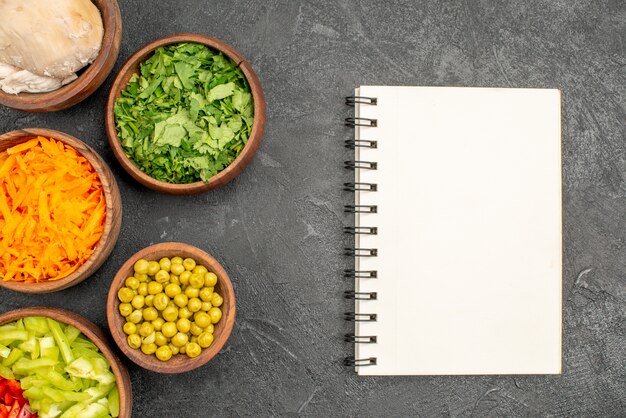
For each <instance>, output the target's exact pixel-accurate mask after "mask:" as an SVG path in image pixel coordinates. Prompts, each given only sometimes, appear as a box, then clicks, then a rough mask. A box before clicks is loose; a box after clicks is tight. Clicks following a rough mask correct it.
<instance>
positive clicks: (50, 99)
mask: <svg viewBox="0 0 626 418" xmlns="http://www.w3.org/2000/svg"><path fill="white" fill-rule="evenodd" d="M94 5H95V6H96V7H97V8H98V10H99V11H100V16H101V17H102V25H103V28H104V31H103V34H102V46H101V47H100V52H99V53H98V56H97V57H96V59H95V60H94V61H93V62H92V63H91V64H89V65H88V66H87V67H85V68H83V69H82V70H84V71H83V73H82V74H81V75H80V76H79V77H78V78H77V79H76V80H74V81H72V82H71V83H69V84H66V85H65V86H62V87H60V88H58V89H57V90H53V91H50V92H47V93H26V92H22V93H19V94H8V93H5V92H4V91H2V90H0V104H1V105H4V106H7V107H10V108H12V109H17V110H23V111H26V112H41V111H48V109H49V108H55V109H54V110H62V109H66V108H68V107H71V106H73V105H75V104H77V103H79V102H81V101H83V100H84V99H86V98H87V97H89V96H90V95H91V94H92V93H93V92H94V91H95V90H96V89H97V88H98V87H100V85H102V83H103V82H104V81H105V80H106V78H107V76H108V75H109V73H110V72H111V71H112V70H113V67H114V66H115V62H116V61H117V55H118V54H119V45H120V41H121V30H122V29H121V28H122V21H121V13H120V8H119V4H118V3H117V0H102V5H101V6H100V5H99V4H96V3H95V2H94ZM116 31H119V32H120V34H119V35H117V36H116V35H115V33H116ZM110 34H113V35H111V36H107V35H110ZM111 54H115V57H114V58H113V59H112V60H111V62H110V65H106V60H107V59H108V58H109V57H110V56H111ZM100 64H103V65H102V66H100ZM102 73H106V75H105V76H104V77H102V80H101V81H100V82H97V80H96V77H97V76H98V75H100V74H102ZM94 80H96V83H94ZM96 84H97V85H96ZM90 89H91V92H89V94H87V95H86V96H85V97H82V98H81V99H80V100H79V101H78V102H74V101H73V100H72V99H73V98H74V97H76V96H78V95H80V94H82V93H83V92H84V91H88V90H90ZM33 98H36V100H37V101H36V102H32V99H33Z"/></svg>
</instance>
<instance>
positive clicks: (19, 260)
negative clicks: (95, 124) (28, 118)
mask: <svg viewBox="0 0 626 418" xmlns="http://www.w3.org/2000/svg"><path fill="white" fill-rule="evenodd" d="M121 222H122V205H121V198H120V192H119V189H118V186H117V183H116V181H115V178H114V177H113V174H112V173H111V170H110V168H109V167H108V166H107V164H106V163H105V162H104V161H103V160H102V158H101V157H100V156H99V155H98V154H97V153H96V152H95V151H94V150H93V149H92V148H91V147H89V146H88V145H87V144H85V143H84V142H82V141H80V140H78V139H77V138H74V137H73V136H70V135H68V134H65V133H63V132H59V131H54V130H50V129H34V128H33V129H21V130H17V131H12V132H8V133H6V134H3V135H0V286H2V287H5V288H8V289H11V290H14V291H17V292H24V293H50V292H55V291H58V290H62V289H66V288H68V287H71V286H74V285H76V284H78V283H80V282H81V281H83V280H85V279H86V278H87V277H89V276H91V275H92V274H93V273H94V272H95V271H96V270H97V269H98V268H99V267H100V266H101V265H102V263H103V262H104V261H105V260H106V258H107V257H108V256H109V254H110V253H111V251H112V250H113V247H114V246H115V243H116V242H117V238H118V235H119V232H120V227H121Z"/></svg>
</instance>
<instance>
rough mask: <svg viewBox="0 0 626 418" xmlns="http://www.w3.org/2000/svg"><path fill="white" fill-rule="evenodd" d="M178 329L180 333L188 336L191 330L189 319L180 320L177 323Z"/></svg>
mask: <svg viewBox="0 0 626 418" xmlns="http://www.w3.org/2000/svg"><path fill="white" fill-rule="evenodd" d="M176 328H178V331H179V332H182V333H183V334H186V333H188V332H189V329H190V328H191V322H190V321H189V320H188V319H187V318H180V319H179V320H178V321H177V322H176Z"/></svg>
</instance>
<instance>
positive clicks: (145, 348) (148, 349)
mask: <svg viewBox="0 0 626 418" xmlns="http://www.w3.org/2000/svg"><path fill="white" fill-rule="evenodd" d="M141 351H142V352H143V353H144V354H147V355H150V354H154V353H155V352H156V351H157V346H156V344H155V343H150V344H141Z"/></svg>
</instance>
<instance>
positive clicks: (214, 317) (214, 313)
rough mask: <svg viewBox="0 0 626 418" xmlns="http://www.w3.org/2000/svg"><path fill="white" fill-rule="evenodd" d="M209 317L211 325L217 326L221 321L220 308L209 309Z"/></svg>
mask: <svg viewBox="0 0 626 418" xmlns="http://www.w3.org/2000/svg"><path fill="white" fill-rule="evenodd" d="M209 316H210V317H211V322H212V323H213V324H217V323H218V322H220V319H222V310H221V309H220V308H216V307H213V308H211V309H209Z"/></svg>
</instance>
